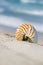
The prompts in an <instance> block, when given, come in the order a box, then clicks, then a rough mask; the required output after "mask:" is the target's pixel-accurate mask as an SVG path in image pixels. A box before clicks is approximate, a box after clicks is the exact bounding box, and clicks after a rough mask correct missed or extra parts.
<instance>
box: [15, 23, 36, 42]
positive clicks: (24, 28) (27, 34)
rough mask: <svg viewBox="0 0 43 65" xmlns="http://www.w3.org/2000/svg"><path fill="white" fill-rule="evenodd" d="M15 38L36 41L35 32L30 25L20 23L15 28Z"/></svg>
mask: <svg viewBox="0 0 43 65" xmlns="http://www.w3.org/2000/svg"><path fill="white" fill-rule="evenodd" d="M15 38H16V40H18V41H28V42H36V41H37V40H36V39H37V32H36V30H35V28H34V27H33V26H32V25H30V24H22V25H20V26H19V27H18V28H17V30H16V33H15Z"/></svg>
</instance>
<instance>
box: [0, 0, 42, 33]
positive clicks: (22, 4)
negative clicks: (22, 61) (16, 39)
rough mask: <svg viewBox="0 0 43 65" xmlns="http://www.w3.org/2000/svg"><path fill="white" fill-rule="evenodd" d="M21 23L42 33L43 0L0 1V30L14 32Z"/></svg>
mask: <svg viewBox="0 0 43 65" xmlns="http://www.w3.org/2000/svg"><path fill="white" fill-rule="evenodd" d="M22 23H30V24H31V25H33V26H34V27H35V28H36V30H37V31H38V32H41V33H43V0H0V29H6V30H12V31H14V30H15V28H17V26H19V25H20V24H22Z"/></svg>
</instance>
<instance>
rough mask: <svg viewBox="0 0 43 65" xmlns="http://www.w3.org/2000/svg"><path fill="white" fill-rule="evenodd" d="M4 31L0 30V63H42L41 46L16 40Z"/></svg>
mask: <svg viewBox="0 0 43 65" xmlns="http://www.w3.org/2000/svg"><path fill="white" fill-rule="evenodd" d="M6 33H8V34H10V33H9V32H5V31H0V65H43V46H41V45H38V44H35V43H29V42H24V41H16V40H15V38H14V37H10V36H7V35H6ZM38 43H40V44H41V41H40V42H38Z"/></svg>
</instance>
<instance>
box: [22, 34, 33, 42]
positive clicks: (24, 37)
mask: <svg viewBox="0 0 43 65" xmlns="http://www.w3.org/2000/svg"><path fill="white" fill-rule="evenodd" d="M22 41H28V42H31V43H32V40H31V39H30V38H29V37H28V36H25V35H23V39H22Z"/></svg>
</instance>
